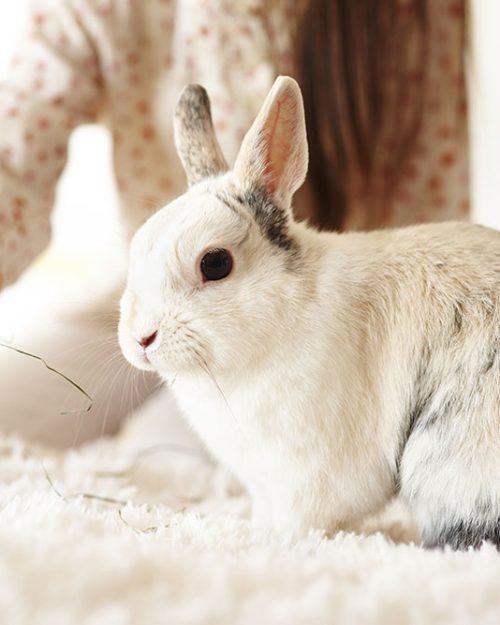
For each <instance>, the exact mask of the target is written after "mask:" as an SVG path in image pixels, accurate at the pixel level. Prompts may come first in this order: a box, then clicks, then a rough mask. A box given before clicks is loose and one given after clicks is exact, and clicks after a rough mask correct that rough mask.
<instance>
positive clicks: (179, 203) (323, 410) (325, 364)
mask: <svg viewBox="0 0 500 625" xmlns="http://www.w3.org/2000/svg"><path fill="white" fill-rule="evenodd" d="M280 111H281V112H280ZM283 111H284V114H283ZM205 156H206V155H205ZM306 167H307V145H306V139H305V131H304V121H303V111H302V104H301V99H300V92H299V90H298V87H297V86H296V84H295V83H294V82H293V81H291V79H286V78H281V79H279V81H278V83H277V85H276V86H275V87H274V88H273V90H272V92H271V94H270V96H269V97H268V99H267V100H266V103H265V104H264V106H263V111H261V113H260V115H259V117H258V118H257V120H256V122H255V124H254V126H253V127H252V129H251V130H250V131H249V133H248V135H247V137H246V139H245V141H244V143H243V147H242V152H241V153H240V155H239V156H238V159H237V163H236V167H235V169H234V171H232V172H228V173H226V174H223V175H221V176H218V177H215V178H210V179H207V180H205V181H202V182H200V183H198V184H195V185H194V186H192V187H191V188H190V189H189V191H188V192H187V193H186V194H185V195H183V196H182V197H180V198H178V199H177V200H175V202H172V203H171V204H170V205H169V206H167V207H165V208H164V209H162V210H160V211H159V212H158V213H157V214H156V215H155V216H153V217H152V218H151V219H150V220H149V221H148V222H147V223H146V224H145V225H144V226H143V227H142V228H141V229H140V230H139V231H138V233H137V234H136V236H135V238H134V240H133V242H132V247H131V255H130V273H129V279H128V285H127V290H126V292H125V294H124V297H123V300H122V317H121V323H120V343H121V346H122V349H123V352H124V354H125V356H126V357H127V358H128V360H129V361H130V362H131V363H132V364H134V365H136V366H139V367H142V368H148V369H154V370H157V371H158V372H159V373H160V375H161V376H162V377H163V378H164V379H165V380H167V381H169V382H170V383H171V384H172V388H173V390H174V392H175V394H176V396H177V398H178V400H179V402H180V404H181V407H182V408H183V410H184V412H185V414H186V417H187V418H188V420H189V422H190V423H191V425H192V426H193V428H194V429H195V430H196V431H197V432H198V433H199V434H200V436H201V437H202V439H203V440H204V441H205V442H206V444H207V446H208V447H209V448H210V449H211V451H212V452H213V453H214V454H215V455H216V457H217V458H218V459H219V460H220V461H221V462H222V463H223V464H224V465H226V466H227V467H229V468H230V469H231V470H232V471H234V473H235V474H236V475H237V476H238V477H239V478H240V479H241V480H242V481H243V482H244V484H245V485H246V486H247V488H248V490H249V492H250V494H251V496H252V500H253V503H254V513H255V516H256V518H258V519H260V520H263V521H265V522H267V523H270V524H271V525H272V526H274V527H276V528H286V529H290V530H292V531H294V532H297V533H303V532H305V531H307V529H309V528H310V527H315V528H321V529H325V530H326V531H328V532H332V531H334V530H336V529H338V528H339V527H343V526H346V525H350V524H351V523H352V522H353V521H354V520H356V519H359V518H360V517H362V516H364V515H366V514H367V513H370V512H374V511H376V510H377V509H378V508H380V507H381V506H382V505H383V504H384V503H385V502H386V501H387V499H388V498H389V497H390V496H391V495H392V494H393V493H394V492H395V490H396V488H397V486H398V484H399V483H400V484H401V487H402V492H403V495H404V496H406V498H407V499H408V501H409V503H410V505H411V506H412V507H413V509H414V511H415V515H416V518H417V520H418V521H419V523H420V526H421V527H422V528H423V530H424V534H425V531H428V533H429V535H430V534H431V533H432V532H434V533H439V531H440V530H441V529H444V530H446V529H447V528H448V526H449V525H450V524H453V522H455V521H460V520H472V521H475V520H479V516H478V515H476V509H475V506H476V507H477V504H478V497H479V498H481V497H483V496H484V500H485V502H487V503H488V506H489V507H488V510H487V511H486V512H484V510H483V512H484V514H483V512H482V513H481V514H483V516H482V517H481V521H488V522H489V521H493V520H495V518H500V516H499V515H498V513H499V510H500V483H499V482H498V480H497V475H498V468H499V462H500V461H499V460H498V459H499V458H500V437H499V436H498V425H499V409H498V406H499V392H498V384H497V382H498V373H497V369H496V368H493V369H492V370H491V371H489V370H488V371H487V372H486V373H485V375H487V376H488V377H487V378H484V380H483V381H481V382H478V371H480V370H481V367H482V366H483V365H482V362H483V360H485V359H487V355H488V353H489V350H491V346H492V344H493V342H494V339H495V328H497V327H498V321H499V317H500V315H499V313H498V302H497V299H496V298H497V296H496V292H497V291H495V285H498V284H500V263H499V260H498V258H499V257H500V236H499V235H497V234H496V233H493V232H492V231H488V230H486V229H483V228H479V227H474V226H468V225H465V224H442V225H437V226H422V227H414V228H407V229H402V230H394V231H386V232H375V233H369V234H365V233H360V234H346V235H337V234H325V233H319V232H317V231H315V230H313V229H311V228H308V227H307V226H306V225H305V224H302V223H297V222H295V221H294V220H293V218H292V214H291V210H290V209H291V207H290V199H291V196H292V195H293V192H294V191H295V190H296V188H297V187H298V186H299V185H300V183H301V182H302V180H303V177H304V175H305V168H306ZM252 188H261V189H264V190H265V192H266V193H268V194H269V195H270V196H271V197H273V198H274V200H275V201H276V202H278V203H279V205H280V207H281V208H283V209H284V210H286V211H287V219H288V229H287V236H288V237H289V238H290V240H291V241H293V242H294V246H292V247H293V249H284V248H282V247H280V246H279V245H277V244H276V242H273V241H272V240H270V238H269V237H266V236H264V235H263V231H262V228H261V227H259V224H258V223H257V221H256V220H255V219H254V218H253V215H252V213H251V210H250V209H246V208H245V206H242V205H241V203H238V202H233V198H238V197H241V196H242V195H244V193H245V191H248V189H252ZM221 198H222V199H221ZM228 203H229V204H230V205H231V206H232V207H231V206H228ZM219 247H222V248H225V249H229V250H231V252H232V254H233V256H234V269H233V271H232V273H231V274H230V276H229V277H228V278H226V279H224V280H221V281H220V282H214V283H212V282H208V283H206V284H204V283H202V282H201V281H200V276H199V270H198V266H199V258H200V257H201V256H202V254H203V252H204V251H206V250H208V249H213V248H219ZM490 296H491V297H492V298H493V301H492V302H491V306H490V307H489V309H488V307H487V302H485V298H486V299H487V298H488V297H490ZM457 302H458V303H459V304H460V306H463V307H464V310H463V311H462V313H463V314H461V315H460V323H461V326H460V327H458V326H457V328H455V330H456V331H455V333H454V330H453V314H452V312H451V311H453V307H454V306H455V305H456V304H457ZM457 305H458V304H457ZM487 309H488V310H490V313H488V314H487V313H486V312H484V311H486V310H487ZM457 323H458V322H457ZM154 331H158V336H157V339H156V340H155V341H154V342H153V344H152V345H151V346H150V347H149V348H148V349H147V350H146V352H144V351H143V350H142V348H141V347H140V346H139V344H138V342H137V341H138V340H140V338H141V337H143V336H148V335H150V334H152V333H153V332H154ZM429 346H430V347H429ZM425 350H427V352H429V353H428V357H427V356H426V358H425V359H424V358H423V354H424V353H426V351H425ZM144 353H146V354H147V357H148V359H149V362H148V363H146V362H145V361H144ZM424 365H425V371H422V372H420V369H419V368H422V367H424ZM419 380H423V381H422V382H419ZM485 380H486V381H485ZM420 383H421V384H422V385H425V386H429V393H431V391H432V393H431V394H430V397H431V399H430V400H429V401H432V402H435V404H436V410H437V411H439V410H441V412H446V410H448V412H450V413H451V414H446V419H447V420H445V417H442V419H441V421H439V420H438V421H437V423H438V425H439V424H441V423H442V425H439V429H436V427H437V426H434V425H431V426H429V429H427V430H425V429H423V430H422V431H420V430H419V429H418V428H417V429H416V430H415V432H414V433H412V436H411V437H410V439H409V441H408V444H407V445H406V447H405V444H406V437H407V432H406V429H407V425H408V422H409V421H410V419H409V414H410V413H411V411H412V410H413V409H414V406H413V404H415V403H418V402H417V399H418V397H425V394H426V392H427V390H426V388H419V387H418V384H420ZM479 384H484V386H485V388H484V390H483V391H481V389H480V390H479V391H478V392H477V393H476V394H474V393H475V392H476V390H477V389H478V388H479V386H478V385H479ZM455 386H457V389H456V391H455V390H454V388H455ZM431 387H432V388H431ZM454 393H455V395H456V400H457V401H456V410H455V413H453V407H454V405H451V404H452V403H453V401H455V399H453V398H455V395H454ZM460 393H464V395H463V397H462V396H461V395H460ZM417 396H418V397H417ZM468 401H469V403H470V410H468V407H469V404H468V403H467V402H468ZM440 402H441V403H440ZM403 452H404V453H403ZM399 463H400V466H399ZM464 489H465V491H466V493H465V494H464V492H462V491H463V490H464ZM478 514H479V513H478ZM476 517H477V518H476ZM429 542H432V536H431V537H430V538H429Z"/></svg>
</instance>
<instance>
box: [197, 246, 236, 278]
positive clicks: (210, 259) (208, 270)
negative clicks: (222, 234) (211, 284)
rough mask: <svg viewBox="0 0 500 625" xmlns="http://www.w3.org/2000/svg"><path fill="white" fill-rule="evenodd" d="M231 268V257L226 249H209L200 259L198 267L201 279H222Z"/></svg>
mask: <svg viewBox="0 0 500 625" xmlns="http://www.w3.org/2000/svg"><path fill="white" fill-rule="evenodd" d="M232 268H233V259H232V257H231V254H230V253H229V252H228V251H227V250H210V252H207V253H206V254H205V255H204V256H203V258H202V259H201V263H200V269H201V275H202V276H203V279H204V280H206V281H208V280H222V278H226V277H227V276H228V275H229V274H230V273H231V269H232Z"/></svg>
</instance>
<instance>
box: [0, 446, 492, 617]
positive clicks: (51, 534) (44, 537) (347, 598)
mask: <svg viewBox="0 0 500 625" xmlns="http://www.w3.org/2000/svg"><path fill="white" fill-rule="evenodd" d="M0 482H1V484H0V510H1V513H0V623H2V624H9V625H17V624H23V625H24V624H29V625H42V624H43V625H69V624H78V625H149V624H151V625H156V624H157V625H165V624H168V625H170V624H172V625H174V624H175V625H176V624H179V625H180V624H198V623H203V624H214V625H224V624H226V623H227V624H231V625H236V624H245V625H260V624H263V625H278V624H279V625H293V624H304V625H305V624H307V625H315V624H323V623H325V624H326V623H329V624H336V623H339V624H352V623H360V624H361V623H362V624H363V625H365V624H366V625H368V624H380V625H392V624H394V625H404V624H406V623H408V624H410V623H411V624H419V623H432V624H433V625H438V624H445V623H446V624H447V623H464V624H465V623H467V624H469V623H470V624H474V625H478V624H482V623H484V624H491V625H498V623H500V554H499V553H497V552H496V551H495V550H494V549H493V548H492V547H491V546H489V545H484V546H483V547H482V549H481V550H479V551H476V552H472V551H471V552H467V553H454V552H451V551H444V552H440V551H424V550H422V549H420V548H419V547H418V546H416V545H414V544H411V543H408V544H406V543H405V542H401V541H404V540H405V539H406V538H407V537H408V536H409V534H408V528H407V525H406V519H405V517H404V512H402V511H401V510H400V509H399V508H398V507H397V506H396V507H393V508H392V509H390V510H389V511H388V512H387V513H386V515H385V517H384V518H382V519H378V520H373V521H371V522H370V524H368V525H367V526H365V528H364V529H365V533H364V534H354V533H351V534H350V533H341V534H338V535H337V536H336V537H335V538H333V539H331V540H327V539H325V538H324V537H323V536H321V534H319V533H311V535H310V536H308V537H307V538H305V539H303V540H300V541H297V542H294V541H292V540H291V539H290V538H289V537H287V536H284V535H278V534H274V533H272V532H270V531H267V530H265V529H263V528H259V527H252V525H251V524H250V523H249V521H248V520H247V518H248V512H249V502H248V499H247V497H246V495H245V494H244V493H243V492H241V490H240V489H238V488H237V487H236V485H234V483H232V481H231V480H230V479H229V478H228V476H226V475H225V474H224V472H223V471H222V470H221V469H220V468H218V467H216V466H214V464H213V463H211V462H210V461H209V460H208V459H207V458H205V457H204V456H203V455H200V453H199V452H193V453H192V452H189V450H187V449H184V448H182V447H180V446H179V447H172V446H170V447H169V446H158V447H157V448H156V449H150V450H149V451H147V452H144V453H142V454H138V455H134V454H132V453H131V452H130V451H126V450H125V449H124V447H123V445H122V444H121V442H120V440H119V439H117V440H101V441H99V442H96V443H92V444H89V445H87V446H85V447H83V448H81V449H79V450H72V451H68V452H55V451H52V450H48V449H44V448H41V447H34V446H31V445H29V446H28V445H27V444H25V443H23V442H21V441H19V440H17V439H11V438H9V439H3V440H1V441H0ZM377 528H381V529H383V530H384V531H385V533H380V532H379V533H377V532H375V530H376V529H377ZM398 543H399V544H398Z"/></svg>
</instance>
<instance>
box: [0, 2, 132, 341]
mask: <svg viewBox="0 0 500 625" xmlns="http://www.w3.org/2000/svg"><path fill="white" fill-rule="evenodd" d="M28 7H29V0H16V2H0V75H5V73H6V72H9V71H13V70H12V69H10V68H9V65H10V61H11V57H12V55H13V51H14V49H15V46H16V42H17V41H18V39H19V36H20V34H21V32H22V29H23V27H24V26H25V25H26V22H27V15H28ZM14 71H15V70H14ZM117 210H118V200H117V194H116V189H115V186H114V177H113V173H112V167H111V141H110V135H109V132H108V130H107V129H106V128H104V127H103V126H100V125H97V124H92V125H84V126H80V127H79V128H77V129H76V130H75V131H74V132H73V134H72V137H71V140H70V145H69V159H68V165H67V166H66V169H65V171H64V174H63V176H62V178H61V180H60V182H59V185H58V189H57V199H56V207H55V211H54V214H53V224H52V225H53V241H52V244H51V246H50V248H49V249H48V250H47V251H46V252H45V253H44V254H42V256H41V257H40V258H39V259H38V261H37V262H36V263H35V265H34V266H33V267H32V269H30V270H29V271H28V272H27V273H26V275H25V276H24V277H23V278H22V279H21V280H20V281H19V282H18V283H17V284H16V285H14V286H13V287H11V288H9V289H6V291H5V292H4V293H2V295H0V303H1V306H0V340H1V339H3V340H5V341H7V342H10V341H11V340H12V338H13V337H14V336H15V334H16V328H17V327H23V326H24V323H25V317H29V312H30V304H29V303H28V302H27V301H25V298H24V297H23V295H24V293H26V294H27V295H28V291H29V293H30V295H29V297H30V298H33V293H34V291H33V289H35V292H36V293H38V294H39V297H40V299H41V301H43V302H44V306H45V305H47V306H49V307H50V301H51V300H57V301H58V302H59V305H60V302H61V297H60V293H61V292H63V293H64V300H65V301H66V302H67V303H68V306H70V307H71V306H72V305H73V302H74V300H80V299H82V298H84V297H85V296H84V293H85V291H86V286H87V285H89V284H92V291H93V292H94V293H95V292H96V285H97V289H98V290H99V289H102V290H103V291H105V290H106V289H107V288H108V285H109V284H113V283H114V282H115V280H116V276H117V274H118V272H119V271H120V269H119V268H120V267H121V266H122V265H123V261H122V259H123V255H124V254H125V249H124V246H123V242H122V237H121V231H120V227H119V223H118V220H117V214H118V213H117ZM103 268H105V271H103ZM31 305H32V304H31Z"/></svg>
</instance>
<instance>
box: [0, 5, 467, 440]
mask: <svg viewBox="0 0 500 625" xmlns="http://www.w3.org/2000/svg"><path fill="white" fill-rule="evenodd" d="M465 25H466V14H465V4H464V0H462V1H457V0H453V1H452V0H384V1H383V2H381V1H380V0H358V1H357V2H351V1H350V0H301V2H296V1H294V0H271V1H269V0H217V1H215V0H142V1H140V2H139V1H138V0H64V1H62V2H57V3H55V2H51V1H49V0H36V1H35V2H33V11H32V14H31V23H30V25H29V28H28V29H27V33H26V36H25V37H24V39H23V41H22V42H21V43H20V45H19V47H18V52H17V53H16V54H15V56H14V57H13V59H12V64H11V70H10V72H9V74H8V76H7V77H6V79H4V81H3V82H2V83H1V84H0V289H2V288H3V287H5V286H8V285H10V284H12V283H13V282H15V281H16V280H17V278H18V277H19V276H20V275H21V273H22V272H23V271H24V269H26V268H27V267H28V266H29V265H30V263H31V262H32V261H33V260H34V259H35V258H36V256H37V255H38V254H39V253H40V252H41V251H42V250H43V249H44V248H45V247H46V246H47V244H48V243H49V240H50V216H51V211H52V207H53V203H54V194H55V189H56V185H57V182H58V179H59V177H60V176H61V173H62V171H63V168H64V166H65V163H66V157H67V145H68V139H69V136H70V134H71V132H72V130H73V129H74V128H75V127H77V126H78V125H80V124H83V123H89V122H97V121H99V122H102V123H104V124H105V125H106V126H107V127H108V128H109V130H110V132H111V135H112V143H113V167H114V172H115V176H116V183H117V187H118V191H119V195H120V203H121V217H122V222H123V226H124V230H125V232H126V236H127V237H128V238H130V237H131V236H132V235H133V233H134V232H135V230H136V229H137V228H138V227H139V226H140V225H141V224H142V223H143V222H144V221H145V220H146V219H147V218H148V217H149V216H150V215H151V214H152V213H153V212H154V211H155V210H157V209H158V208H160V207H161V206H163V205H164V204H166V203H167V202H169V201H170V200H172V199H173V198H174V197H175V196H177V195H179V194H181V193H182V192H183V191H184V189H185V184H186V183H185V178H184V174H183V172H182V169H181V166H180V163H179V161H178V159H177V156H176V154H175V150H174V145H173V136H172V123H171V120H172V113H173V108H174V106H175V102H176V99H177V96H178V94H179V92H180V91H181V89H182V88H183V87H184V85H185V84H186V83H190V82H196V83H200V84H202V85H204V86H205V88H206V89H207V91H208V93H209V95H210V98H211V101H212V113H213V118H214V126H215V129H216V132H217V135H218V137H219V140H220V143H221V146H222V149H223V151H224V153H225V155H226V157H227V159H228V161H229V162H232V160H233V159H234V157H235V155H236V153H237V150H238V148H239V145H240V143H241V140H242V138H243V136H244V133H245V132H246V130H247V129H248V128H249V126H250V124H251V123H252V121H253V118H254V116H255V114H256V113H257V111H258V109H259V107H260V105H261V103H262V101H263V100H264V98H265V96H266V94H267V92H268V90H269V88H270V87H271V85H272V83H273V81H274V79H275V77H276V76H277V75H279V74H289V75H292V76H294V77H295V78H296V79H297V80H298V81H299V84H300V85H301V88H302V91H303V95H304V103H305V110H306V122H307V129H308V139H309V149H310V169H309V175H308V179H307V181H306V183H305V185H304V187H303V189H301V191H300V192H299V194H298V196H297V199H296V207H295V208H296V212H297V215H298V216H299V217H301V218H307V219H309V221H310V222H312V223H313V224H315V225H317V226H318V227H321V228H327V229H336V230H345V229H370V228H376V227H389V226H400V225H406V224H411V223H418V222H426V221H442V220H446V219H467V218H468V217H469V199H468V198H469V189H468V133H467V102H466V96H465V80H464V50H465V33H466V26H465ZM91 182H92V181H89V184H91ZM117 288H118V287H117ZM104 308H107V309H108V310H109V311H110V312H112V311H113V310H114V309H115V308H116V299H114V298H113V297H112V296H111V295H110V297H109V301H107V302H106V303H105V305H104ZM33 314H34V315H36V307H34V311H33ZM113 335H114V328H110V327H109V325H106V324H104V323H101V322H100V321H99V320H97V321H96V320H95V319H94V318H92V320H90V317H89V316H88V315H86V314H85V311H84V310H83V311H82V310H78V311H75V314H74V315H70V317H65V316H63V317H61V319H58V322H57V323H56V324H55V326H54V329H51V330H50V331H49V330H47V328H45V327H40V328H39V333H37V343H36V348H37V351H38V353H40V354H42V355H43V356H44V358H45V359H46V360H47V361H50V362H51V364H56V365H57V367H58V368H59V369H61V370H62V371H64V373H65V374H66V375H69V376H71V377H72V378H73V379H75V381H77V382H78V384H80V385H81V386H83V387H84V388H86V390H87V391H88V392H89V393H90V394H91V395H92V396H93V399H94V406H93V411H92V413H89V414H88V415H86V417H85V421H84V423H83V425H82V423H81V419H77V418H76V417H75V419H71V418H68V416H67V415H66V416H62V415H61V414H60V411H61V406H62V404H63V400H62V398H61V385H60V383H58V382H56V381H55V380H54V379H53V378H50V379H49V377H48V376H47V375H46V371H44V370H42V369H40V373H39V377H36V376H31V377H30V379H29V380H26V379H25V376H24V375H23V367H24V366H25V364H24V362H25V361H24V360H23V359H19V358H18V359H17V360H16V364H15V366H11V364H9V365H8V366H7V364H6V363H7V358H10V359H12V355H7V354H6V351H5V350H4V351H2V350H0V430H2V431H7V432H9V431H16V432H19V433H21V434H23V435H24V436H27V437H30V438H36V439H38V440H43V441H45V442H50V443H52V444H57V445H67V444H71V443H74V442H81V441H83V440H86V439H88V438H92V437H94V436H96V435H98V434H99V433H102V432H111V431H115V430H116V428H117V427H118V424H119V422H120V420H121V419H122V417H123V416H124V415H125V414H126V413H128V412H130V411H131V410H132V409H134V408H135V407H136V406H137V405H139V404H140V403H141V402H142V401H144V398H145V397H146V396H147V395H148V394H149V393H151V390H152V382H151V381H146V383H144V384H142V385H141V386H140V387H138V389H137V396H136V397H135V398H133V397H132V394H129V395H127V392H125V391H124V390H123V389H124V386H126V384H127V380H126V378H125V377H124V376H125V373H124V372H123V370H122V369H121V365H120V364H119V361H118V360H117V359H115V360H114V361H110V360H109V359H106V361H105V362H106V363H107V364H106V365H105V366H106V372H105V373H106V375H103V372H102V371H101V370H100V369H99V364H100V363H101V364H102V361H103V354H104V353H105V351H106V349H109V344H110V343H109V341H110V339H111V337H112V336H113ZM87 341H92V342H93V343H94V347H93V352H92V354H91V355H86V356H85V358H83V357H82V353H83V352H82V350H83V347H82V350H78V349H76V350H73V351H71V352H68V350H67V347H68V346H76V347H78V346H79V345H82V346H83V344H84V343H85V342H87ZM105 348H106V349H105ZM113 349H115V348H113ZM83 351H84V350H83ZM70 354H72V356H71V355H70ZM8 362H9V363H12V362H13V361H12V360H9V361H8ZM98 371H101V373H96V372H98ZM112 378H114V384H111V380H112Z"/></svg>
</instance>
